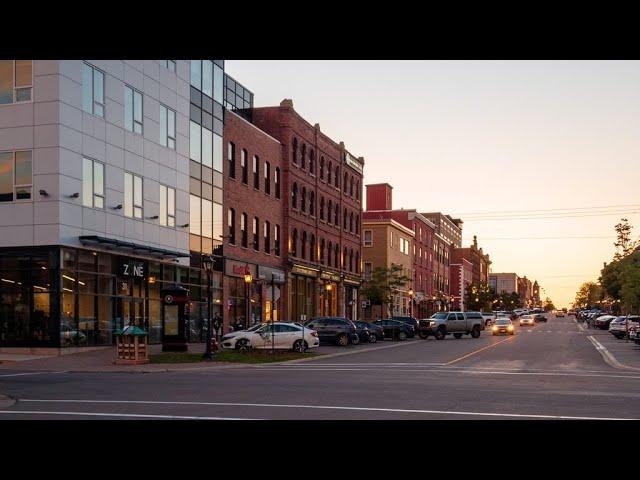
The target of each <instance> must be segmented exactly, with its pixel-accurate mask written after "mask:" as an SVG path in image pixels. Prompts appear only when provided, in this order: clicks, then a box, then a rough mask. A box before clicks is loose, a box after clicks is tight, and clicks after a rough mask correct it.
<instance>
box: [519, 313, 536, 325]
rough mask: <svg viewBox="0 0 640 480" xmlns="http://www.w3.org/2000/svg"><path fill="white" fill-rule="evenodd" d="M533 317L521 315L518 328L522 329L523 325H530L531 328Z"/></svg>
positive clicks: (533, 323) (533, 321) (533, 322)
mask: <svg viewBox="0 0 640 480" xmlns="http://www.w3.org/2000/svg"><path fill="white" fill-rule="evenodd" d="M535 321H536V320H535V315H523V316H522V317H520V326H521V327H524V326H525V325H531V326H532V327H533V326H534V325H535Z"/></svg>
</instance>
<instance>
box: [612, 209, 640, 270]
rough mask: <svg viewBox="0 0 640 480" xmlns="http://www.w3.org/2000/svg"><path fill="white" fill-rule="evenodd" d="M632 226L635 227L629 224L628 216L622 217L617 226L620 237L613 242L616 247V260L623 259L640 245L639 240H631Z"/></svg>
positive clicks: (614, 257)
mask: <svg viewBox="0 0 640 480" xmlns="http://www.w3.org/2000/svg"><path fill="white" fill-rule="evenodd" d="M632 228H633V227H632V226H631V225H629V220H627V219H626V218H621V219H620V223H618V224H617V225H616V226H615V229H616V234H617V236H618V238H617V240H616V242H615V243H614V244H613V245H614V246H615V247H616V253H615V254H614V255H613V259H614V260H622V259H623V258H624V257H626V256H628V255H630V254H631V253H633V251H634V250H635V249H636V248H637V247H638V246H639V245H640V242H638V240H635V241H632V240H631V229H632Z"/></svg>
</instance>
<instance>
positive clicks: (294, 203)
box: [291, 182, 298, 208]
mask: <svg viewBox="0 0 640 480" xmlns="http://www.w3.org/2000/svg"><path fill="white" fill-rule="evenodd" d="M291 207H292V208H298V184H297V183H296V182H293V188H292V189H291Z"/></svg>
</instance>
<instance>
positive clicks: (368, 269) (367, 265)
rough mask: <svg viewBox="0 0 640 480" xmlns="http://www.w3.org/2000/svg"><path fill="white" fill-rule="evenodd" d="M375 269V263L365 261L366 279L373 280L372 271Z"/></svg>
mask: <svg viewBox="0 0 640 480" xmlns="http://www.w3.org/2000/svg"><path fill="white" fill-rule="evenodd" d="M372 270H373V265H372V263H371V262H364V279H365V280H371V271H372Z"/></svg>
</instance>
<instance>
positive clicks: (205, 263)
mask: <svg viewBox="0 0 640 480" xmlns="http://www.w3.org/2000/svg"><path fill="white" fill-rule="evenodd" d="M202 267H203V268H204V271H205V272H206V273H207V346H206V350H205V352H204V354H203V355H202V358H205V359H208V360H211V358H213V353H212V352H211V272H212V271H213V258H211V257H210V256H207V257H204V258H203V259H202Z"/></svg>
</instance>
